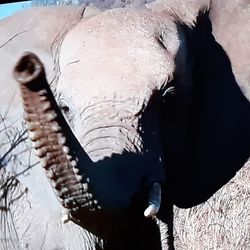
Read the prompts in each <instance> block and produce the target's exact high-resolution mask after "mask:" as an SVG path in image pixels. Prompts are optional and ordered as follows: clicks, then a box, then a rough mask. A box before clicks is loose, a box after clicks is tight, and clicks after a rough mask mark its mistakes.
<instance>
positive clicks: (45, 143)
mask: <svg viewBox="0 0 250 250" xmlns="http://www.w3.org/2000/svg"><path fill="white" fill-rule="evenodd" d="M208 8H209V1H195V0H194V1H187V2H186V1H183V2H180V1H176V2H175V1H156V2H154V3H152V4H149V5H148V6H147V8H146V7H145V8H138V9H127V8H125V9H113V10H108V11H106V12H102V13H98V15H94V16H91V17H90V18H88V19H86V20H82V21H81V22H79V23H78V24H77V25H75V26H74V27H73V28H72V29H71V30H70V31H69V32H68V33H67V34H65V35H64V36H63V37H61V39H58V44H57V46H55V47H56V50H55V51H54V53H53V54H54V60H55V63H56V66H57V68H58V72H57V78H56V79H57V82H56V87H55V89H56V91H55V93H54V95H55V98H54V97H53V94H52V91H51V90H50V86H49V84H48V83H47V81H46V74H45V71H44V68H43V65H42V63H41V62H40V60H39V58H37V57H36V56H35V55H34V54H31V53H28V54H26V55H24V56H23V57H22V58H21V60H20V61H19V62H18V64H17V66H16V67H15V71H14V74H15V78H16V79H17V81H18V82H19V83H20V86H21V93H22V98H23V103H24V110H25V119H26V121H27V128H28V130H29V131H30V137H31V140H32V141H33V142H34V147H35V149H36V153H37V155H38V157H40V159H41V165H43V167H44V168H45V170H46V174H47V176H48V178H49V179H50V180H51V184H52V186H53V188H54V189H55V191H56V195H57V197H58V198H59V200H60V202H61V204H62V205H63V206H64V207H65V208H66V211H67V212H66V214H65V216H64V220H65V221H67V220H68V219H70V220H72V221H75V222H76V223H78V224H80V225H81V226H83V227H85V228H87V229H89V230H91V231H93V232H95V233H99V232H100V231H105V230H106V227H107V223H106V222H107V221H118V222H120V221H121V220H125V219H124V218H126V219H127V218H129V217H130V216H133V214H135V215H136V216H139V217H140V216H142V215H143V214H144V215H145V216H146V217H154V216H155V215H156V214H157V213H158V211H159V209H160V206H161V199H164V195H163V194H162V193H163V192H165V186H166V176H165V175H166V168H167V167H168V157H170V158H178V157H179V156H180V154H181V152H182V148H183V145H184V143H185V141H186V129H187V121H188V117H189V107H190V100H191V98H192V84H191V78H192V75H191V67H190V65H191V63H190V57H189V56H188V53H187V50H188V48H187V43H186V36H185V35H186V34H185V28H184V27H183V26H182V24H185V25H186V26H189V27H191V26H192V25H194V23H195V21H196V17H197V15H198V14H199V12H202V11H204V10H206V9H208ZM172 102H174V107H175V108H173V106H172ZM169 107H170V108H169ZM168 109H170V110H171V112H172V113H173V112H176V113H175V114H174V117H175V119H174V122H173V121H169V120H168V119H167V116H168ZM168 122H169V123H168ZM162 191H163V192H162ZM110 218H112V220H109V219H110ZM140 218H141V217H140ZM97 221H98V222H97ZM97 224H100V225H98V227H97V228H96V225H97ZM118 224H119V223H118Z"/></svg>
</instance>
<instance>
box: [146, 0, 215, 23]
mask: <svg viewBox="0 0 250 250" xmlns="http://www.w3.org/2000/svg"><path fill="white" fill-rule="evenodd" d="M146 6H147V8H148V9H151V10H152V11H153V12H156V13H158V14H159V13H160V14H162V15H169V16H171V17H173V19H174V20H175V21H177V22H180V23H183V24H186V25H187V26H189V27H192V26H195V23H196V19H197V16H198V15H199V13H202V12H205V11H207V10H209V8H210V0H156V1H155V2H152V3H149V4H147V5H146Z"/></svg>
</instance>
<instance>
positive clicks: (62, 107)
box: [60, 105, 69, 113]
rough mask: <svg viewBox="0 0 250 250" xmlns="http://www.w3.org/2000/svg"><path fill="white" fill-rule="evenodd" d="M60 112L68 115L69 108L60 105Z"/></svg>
mask: <svg viewBox="0 0 250 250" xmlns="http://www.w3.org/2000/svg"><path fill="white" fill-rule="evenodd" d="M60 107H61V110H62V111H63V112H64V113H68V112H69V107H68V106H67V105H61V106H60Z"/></svg>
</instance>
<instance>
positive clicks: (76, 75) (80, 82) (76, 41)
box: [59, 9, 180, 96]
mask: <svg viewBox="0 0 250 250" xmlns="http://www.w3.org/2000/svg"><path fill="white" fill-rule="evenodd" d="M164 25H165V26H166V27H164ZM164 25H163V24H162V20H159V19H158V18H157V17H153V16H151V15H150V14H148V13H147V11H145V10H144V11H143V10H141V11H138V12H136V11H134V10H129V9H126V10H112V11H107V12H104V13H103V14H101V15H99V16H96V17H93V18H91V19H89V20H86V21H83V22H81V23H79V24H78V25H77V26H75V27H74V29H72V31H71V32H69V33H68V34H67V35H66V37H65V39H64V41H63V43H62V45H61V49H60V60H59V64H60V69H61V76H60V78H61V83H63V82H65V84H66V85H68V82H71V84H74V85H75V86H76V87H78V86H79V88H80V90H79V91H81V89H83V90H84V91H85V90H86V89H84V88H83V87H84V86H87V87H88V93H91V92H92V93H93V95H100V93H103V94H104V95H105V96H107V95H108V94H109V93H111V94H113V93H112V92H111V91H110V90H112V89H113V90H114V91H119V90H122V91H123V92H126V91H128V93H131V88H132V89H133V90H136V91H145V89H148V88H149V89H155V88H161V85H162V83H163V82H164V80H165V79H166V78H167V77H168V76H169V75H171V74H172V73H173V71H174V68H175V55H176V53H177V50H178V46H179V44H180V41H179V36H178V33H177V29H176V26H175V24H174V23H173V22H171V21H170V20H167V21H166V20H165V24H164ZM162 30H167V31H168V32H167V33H166V32H165V33H164V35H165V36H166V34H167V36H168V37H169V40H171V44H170V49H169V50H168V49H165V48H164V47H163V46H162V44H161V43H160V42H159V37H160V36H161V32H162ZM90 83H98V84H99V85H98V88H97V86H96V85H95V84H90ZM107 86H108V87H109V88H108V89H107ZM100 90H101V91H100ZM97 91H98V93H97ZM146 91H147V90H146Z"/></svg>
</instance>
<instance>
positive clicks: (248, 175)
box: [174, 161, 250, 250]
mask: <svg viewBox="0 0 250 250" xmlns="http://www.w3.org/2000/svg"><path fill="white" fill-rule="evenodd" d="M174 238H175V249H176V250H189V249H190V250H191V249H194V250H203V249H216V250H249V249H250V161H248V162H247V163H246V164H245V166H244V167H243V168H242V169H241V170H240V171H239V172H238V173H237V174H236V176H235V177H234V178H233V179H232V180H231V181H230V182H228V183H227V184H226V185H225V186H224V187H222V188H221V189H220V190H219V191H218V192H216V193H215V194H214V195H213V196H212V197H211V198H210V199H209V200H208V201H207V202H205V203H203V204H201V205H198V206H195V207H192V208H190V209H179V208H177V207H175V208H174Z"/></svg>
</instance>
